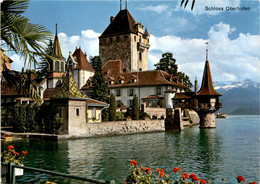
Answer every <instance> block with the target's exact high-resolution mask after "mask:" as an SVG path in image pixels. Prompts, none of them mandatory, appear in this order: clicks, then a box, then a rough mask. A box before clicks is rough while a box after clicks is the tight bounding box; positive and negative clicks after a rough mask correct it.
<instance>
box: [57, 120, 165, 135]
mask: <svg viewBox="0 0 260 184" xmlns="http://www.w3.org/2000/svg"><path fill="white" fill-rule="evenodd" d="M163 131H165V128H164V120H132V121H112V122H101V123H86V124H85V126H84V133H82V130H80V132H79V133H76V132H73V134H70V135H60V136H59V139H67V138H79V137H96V136H104V135H122V134H134V133H146V132H163Z"/></svg>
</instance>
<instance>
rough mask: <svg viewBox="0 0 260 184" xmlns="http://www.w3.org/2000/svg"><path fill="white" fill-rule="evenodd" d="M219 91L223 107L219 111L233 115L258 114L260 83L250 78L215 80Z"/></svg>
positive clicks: (216, 88) (215, 86) (215, 85)
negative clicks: (225, 80)
mask: <svg viewBox="0 0 260 184" xmlns="http://www.w3.org/2000/svg"><path fill="white" fill-rule="evenodd" d="M213 84H214V88H215V90H216V91H217V92H219V93H220V94H221V95H222V97H220V102H222V105H223V108H221V109H220V110H219V111H218V112H222V113H227V114H233V115H256V114H260V113H259V88H260V83H258V82H254V81H252V80H250V79H246V80H244V81H236V82H218V81H216V82H213Z"/></svg>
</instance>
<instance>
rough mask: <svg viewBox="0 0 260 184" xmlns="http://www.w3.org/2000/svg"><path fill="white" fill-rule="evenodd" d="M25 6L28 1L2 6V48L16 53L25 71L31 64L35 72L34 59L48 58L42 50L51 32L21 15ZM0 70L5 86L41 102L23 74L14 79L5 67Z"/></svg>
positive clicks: (18, 1) (22, 0)
mask: <svg viewBox="0 0 260 184" xmlns="http://www.w3.org/2000/svg"><path fill="white" fill-rule="evenodd" d="M28 3H29V0H17V1H14V0H6V1H3V2H2V3H1V48H3V46H4V47H6V48H7V49H8V50H11V51H14V52H15V53H17V54H19V55H20V56H21V57H22V58H23V59H24V67H25V68H31V66H32V64H34V69H35V67H36V65H37V64H38V62H37V58H46V57H50V56H48V55H47V54H45V50H46V47H47V40H50V38H51V33H50V32H49V31H47V29H46V28H45V27H43V26H41V25H39V24H32V23H30V22H29V19H28V18H26V17H24V16H22V15H21V14H22V13H23V12H24V11H25V10H26V9H27V7H28ZM2 67H3V72H2V75H3V77H4V78H5V79H6V81H7V84H8V85H10V86H12V87H14V88H15V89H16V90H18V91H23V92H24V95H26V96H29V97H31V98H32V99H34V100H35V101H36V102H37V103H40V102H41V99H40V98H39V95H38V93H37V92H36V88H35V86H34V84H33V83H32V82H31V81H28V79H27V78H28V77H26V73H24V72H22V74H21V75H19V76H16V75H12V74H10V72H9V71H8V70H7V68H6V67H5V66H4V65H3V66H2ZM22 81H23V82H22ZM22 89H23V90H22Z"/></svg>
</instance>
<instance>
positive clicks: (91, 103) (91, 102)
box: [86, 98, 108, 107]
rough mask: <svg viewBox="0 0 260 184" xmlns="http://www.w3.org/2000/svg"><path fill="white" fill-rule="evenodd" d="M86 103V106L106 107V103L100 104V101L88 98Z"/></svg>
mask: <svg viewBox="0 0 260 184" xmlns="http://www.w3.org/2000/svg"><path fill="white" fill-rule="evenodd" d="M86 103H87V104H88V106H103V107H105V106H108V104H107V103H105V102H101V101H98V100H94V99H92V98H88V99H87V100H86Z"/></svg>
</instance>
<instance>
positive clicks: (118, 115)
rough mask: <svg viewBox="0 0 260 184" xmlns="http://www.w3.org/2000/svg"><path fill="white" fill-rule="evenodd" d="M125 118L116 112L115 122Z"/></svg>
mask: <svg viewBox="0 0 260 184" xmlns="http://www.w3.org/2000/svg"><path fill="white" fill-rule="evenodd" d="M124 118H125V116H124V114H123V113H122V112H116V120H117V121H119V120H123V119H124Z"/></svg>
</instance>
